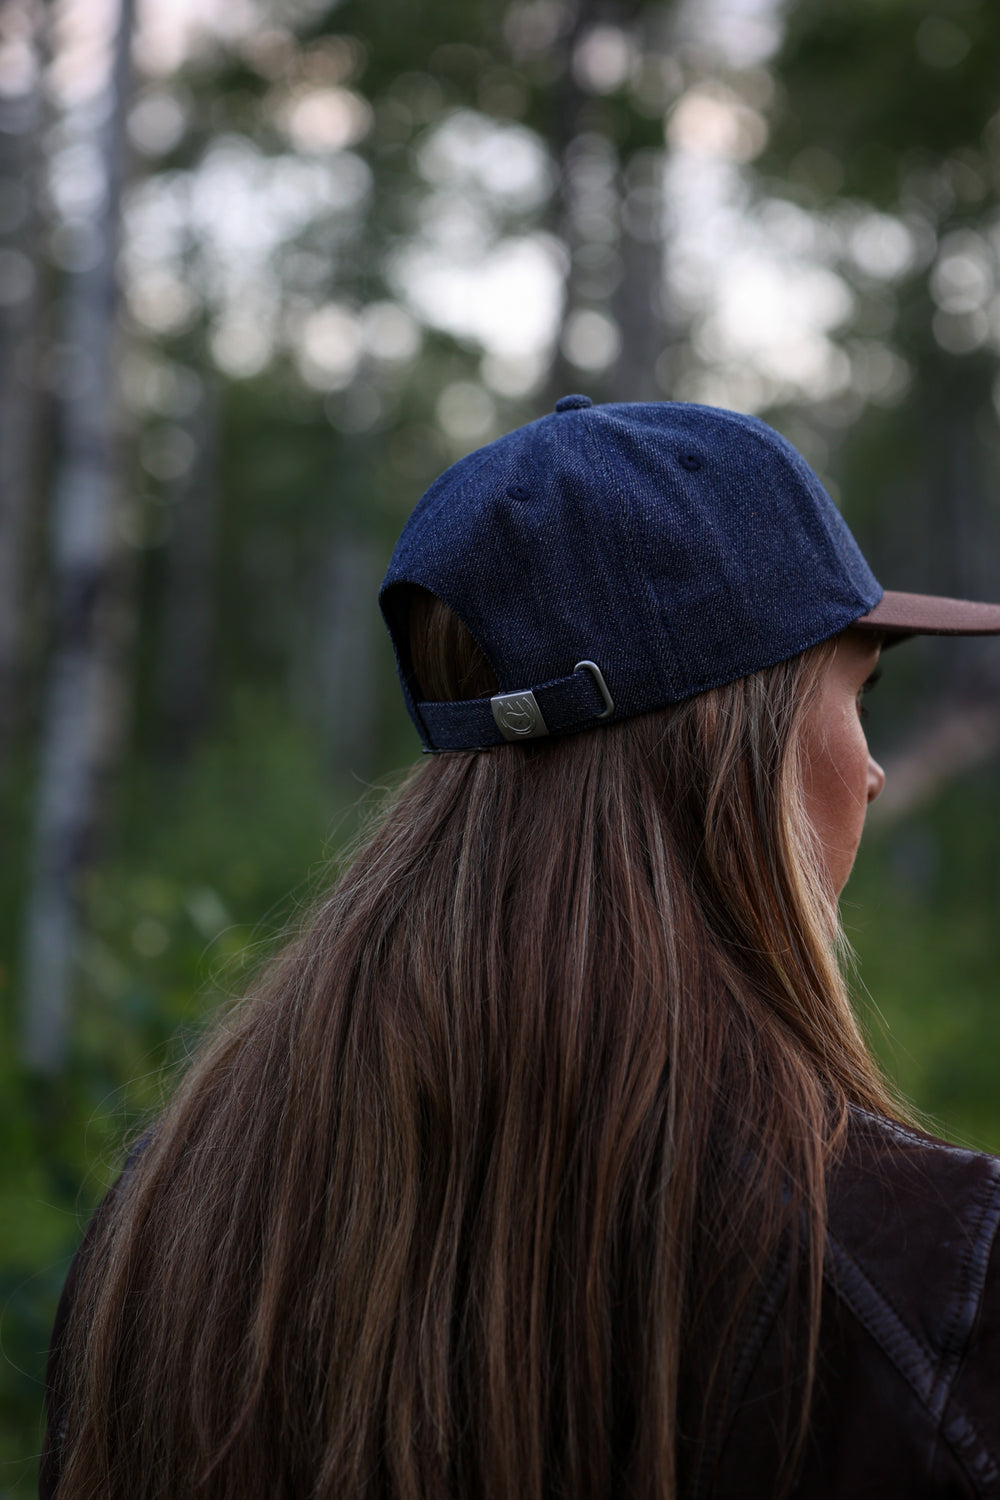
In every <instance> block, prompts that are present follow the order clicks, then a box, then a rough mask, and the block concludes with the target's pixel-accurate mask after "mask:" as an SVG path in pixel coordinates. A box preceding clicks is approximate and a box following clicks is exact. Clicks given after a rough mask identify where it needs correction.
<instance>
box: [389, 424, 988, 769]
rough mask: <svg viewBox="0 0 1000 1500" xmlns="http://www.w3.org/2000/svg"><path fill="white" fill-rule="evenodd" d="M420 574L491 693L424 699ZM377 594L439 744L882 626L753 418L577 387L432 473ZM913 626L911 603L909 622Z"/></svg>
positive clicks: (710, 682) (744, 669) (858, 563)
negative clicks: (532, 418)
mask: <svg viewBox="0 0 1000 1500" xmlns="http://www.w3.org/2000/svg"><path fill="white" fill-rule="evenodd" d="M412 584H417V585H419V586H420V587H422V588H424V589H428V590H429V591H430V592H431V593H432V594H435V595H437V597H438V598H440V599H442V600H443V601H444V602H445V603H446V604H448V605H449V606H450V607H451V609H452V610H453V611H454V612H455V614H456V615H457V616H458V618H459V619H460V620H461V621H462V622H463V623H464V624H465V625H466V626H467V628H468V629H469V631H470V632H471V633H472V636H473V637H474V639H475V641H476V642H477V644H478V645H479V647H480V648H481V650H482V651H483V653H484V654H485V656H486V658H487V660H488V661H489V663H490V665H491V667H492V668H493V671H494V672H495V674H496V678H497V681H498V683H499V692H498V693H497V694H496V695H495V696H494V697H493V698H481V699H473V700H464V701H460V702H454V703H428V702H422V701H420V700H419V698H418V696H417V689H416V684H415V681H414V678H413V674H412V670H411V666H410V661H409V656H408V650H407V630H406V623H407V622H406V601H405V597H404V595H403V593H402V586H404V585H412ZM379 597H380V603H381V606H382V611H383V614H384V617H385V620H386V623H387V625H388V627H389V632H390V635H391V636H392V638H393V644H394V646H395V649H396V658H397V664H398V667H399V675H400V681H401V683H402V686H403V692H404V695H405V697H406V703H407V708H408V709H409V712H410V715H411V717H412V719H413V721H414V723H415V724H416V726H417V729H418V730H419V732H420V735H421V738H422V739H423V741H424V744H425V745H426V746H427V748H428V749H436V750H454V749H465V748H475V747H485V746H488V745H493V744H500V743H502V742H504V741H506V740H514V739H521V738H536V737H538V736H539V735H544V734H560V733H568V732H572V731H575V730H579V729H585V728H588V727H591V726H595V725H597V724H599V723H601V722H607V721H609V720H614V719H623V718H628V717H630V716H631V715H633V714H640V713H646V712H648V711H649V710H651V709H655V708H661V707H664V706H665V705H667V704H670V703H677V702H679V701H680V700H682V699H684V698H690V697H692V696H694V695H695V694H696V693H701V692H704V691H705V690H706V689H707V688H711V687H716V686H718V685H719V684H721V683H724V682H731V681H733V680H735V679H736V678H739V677H745V676H747V675H748V674H749V673H751V672H755V671H758V670H760V669H761V668H763V667H769V666H772V665H774V664H775V663H776V662H779V661H784V660H786V659H787V658H789V657H792V656H795V655H797V654H798V653H799V652H801V651H804V650H806V649H807V648H808V647H810V646H814V645H816V644H817V643H818V642H820V641H823V640H826V639H828V638H829V637H830V636H833V635H836V634H838V633H839V632H840V631H841V630H844V629H845V628H846V627H847V626H849V625H851V624H852V623H854V622H857V621H859V620H862V623H863V624H866V625H869V626H870V628H872V629H876V628H879V629H887V630H888V631H891V630H892V629H893V625H892V621H891V619H890V620H886V621H883V622H879V620H878V619H877V616H878V614H879V607H880V601H882V599H883V590H882V588H881V586H880V584H879V583H878V582H877V581H876V579H875V578H874V576H873V574H872V572H871V570H870V568H869V567H868V564H867V563H866V562H865V559H864V557H863V556H862V554H861V551H860V549H859V547H858V545H857V543H856V542H855V540H854V538H853V536H852V535H851V533H850V531H849V530H848V527H847V525H846V523H845V521H844V520H843V517H842V516H841V515H840V513H839V511H838V510H837V508H836V506H835V505H834V504H833V502H832V500H831V499H830V497H829V495H827V493H826V491H825V490H824V489H823V486H822V485H821V484H820V482H819V480H818V479H817V478H816V475H815V474H814V473H813V472H812V470H811V469H810V468H809V466H808V464H807V463H806V462H805V460H804V459H803V458H802V457H801V456H800V454H798V453H797V452H796V450H795V449H794V448H793V447H792V446H791V444H790V443H788V442H786V441H785V439H784V438H782V437H781V436H780V435H779V434H778V433H776V432H775V431H774V430H773V429H772V428H770V427H768V426H767V425H766V424H765V423H764V422H761V421H759V420H758V419H757V418H755V417H748V416H743V415H741V414H739V413H737V412H731V411H722V410H718V409H716V408H714V407H707V406H696V405H689V404H685V403H674V402H657V403H650V404H629V405H608V406H594V405H593V404H592V403H591V402H590V400H589V398H588V397H586V396H579V395H575V396H567V397H564V398H563V399H562V400H561V401H560V402H559V403H558V405H557V408H556V411H555V412H554V413H553V414H551V415H548V416H545V417H542V418H540V419H539V420H538V421H536V422H532V423H530V424H529V425H528V426H526V427H522V428H519V429H518V430H517V431H516V432H512V433H509V434H508V435H507V436H505V437H502V438H499V439H498V440H497V441H496V442H494V443H490V444H489V445H488V446H487V447H485V448H481V449H479V450H478V451H476V452H474V453H470V454H469V455H468V456H467V457H465V458H463V459H460V460H459V462H458V463H456V464H454V465H453V466H452V467H451V468H450V469H448V470H447V471H446V472H445V473H444V474H442V475H441V477H440V478H439V479H438V480H437V481H436V482H435V483H434V484H433V485H432V486H431V487H430V489H429V490H428V491H427V493H426V494H425V495H424V496H423V498H422V499H421V500H420V502H419V504H418V505H417V507H416V509H415V510H414V512H413V514H412V515H411V517H410V519H409V521H408V522H407V524H406V526H405V528H404V530H403V533H402V535H401V537H400V539H399V542H398V543H397V545H396V549H395V551H394V553H393V555H392V560H391V562H390V564H389V569H388V572H387V573H386V576H385V579H384V581H383V584H382V589H381V593H380V596H379ZM889 597H890V596H886V598H887V599H888V598H889ZM900 597H902V596H900ZM906 597H907V598H909V599H911V600H912V599H913V598H914V597H916V598H919V597H920V596H906ZM969 608H973V609H975V608H978V609H979V610H980V611H982V610H992V611H993V614H992V615H991V616H990V622H989V623H981V628H983V629H989V630H1000V609H998V608H996V607H995V606H986V605H980V606H969ZM888 613H889V614H891V609H889V610H888ZM918 613H919V611H918ZM911 616H912V610H911ZM908 618H909V617H908ZM920 628H921V627H920V626H919V625H916V626H914V625H913V624H912V619H911V623H910V624H909V625H907V627H906V633H913V631H914V629H917V630H919V629H920ZM932 628H933V627H932Z"/></svg>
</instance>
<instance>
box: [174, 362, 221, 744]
mask: <svg viewBox="0 0 1000 1500" xmlns="http://www.w3.org/2000/svg"><path fill="white" fill-rule="evenodd" d="M217 421H218V407H217V401H216V399H215V390H214V387H213V386H212V385H211V383H210V382H209V381H203V382H202V393H201V397H200V399H199V400H198V402H197V405H196V406H195V407H194V409H193V411H192V412H191V413H190V415H189V416H188V417H187V418H186V420H185V422H184V430H185V431H186V433H187V435H188V437H190V439H191V441H192V444H193V457H192V461H191V464H190V466H189V467H188V469H187V470H186V471H185V473H184V474H183V475H182V476H181V478H180V479H179V480H178V481H177V482H176V484H175V485H174V487H173V492H172V495H171V497H170V499H171V529H170V533H169V536H168V538H167V544H166V556H165V559H164V561H165V578H164V596H163V615H162V632H163V633H162V637H161V645H160V716H161V722H162V725H163V748H164V750H165V751H166V753H167V754H168V756H171V757H182V756H184V755H185V754H186V752H187V751H188V749H189V748H190V746H191V742H192V740H193V739H194V738H195V736H196V735H197V733H198V731H199V730H200V729H201V728H202V727H203V725H204V723H205V721H206V719H207V717H208V714H209V705H210V703H211V680H212V654H213V643H214V619H213V589H212V585H213V582H214V573H215V526H216V512H217V498H218V482H217V476H216V471H215V456H216V424H217Z"/></svg>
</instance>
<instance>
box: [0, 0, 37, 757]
mask: <svg viewBox="0 0 1000 1500" xmlns="http://www.w3.org/2000/svg"><path fill="white" fill-rule="evenodd" d="M19 9H20V10H21V12H22V14H23V17H24V29H25V30H26V31H27V33H28V35H29V36H30V37H31V39H32V42H33V44H34V47H33V50H34V54H35V58H34V77H33V78H32V79H30V80H26V83H27V86H26V88H25V89H24V91H23V92H21V93H18V94H8V95H5V96H4V95H0V201H2V202H3V205H4V208H5V231H4V233H3V235H2V237H0V257H2V264H3V270H2V274H0V772H2V771H3V770H4V769H5V768H6V766H7V763H8V761H9V758H10V752H11V749H12V746H13V744H14V741H15V740H16V738H17V730H18V725H19V722H20V718H21V714H20V697H21V687H22V681H23V666H22V652H23V643H24V639H25V628H24V611H25V590H24V582H25V571H26V569H25V557H26V553H27V550H28V542H29V533H30V526H29V518H30V514H31V504H30V497H31V494H32V491H33V485H34V481H35V475H34V472H33V470H34V464H33V459H34V456H35V436H36V432H37V428H38V417H39V411H40V406H41V403H40V400H39V386H38V320H39V310H40V298H39V261H38V202H39V197H40V194H39V176H40V171H39V167H40V163H39V138H40V134H41V123H42V104H41V100H42V80H41V73H42V60H43V52H44V37H43V36H42V34H41V32H42V26H43V20H44V12H43V10H42V7H41V6H40V5H39V4H37V3H36V0H21V5H20V7H19Z"/></svg>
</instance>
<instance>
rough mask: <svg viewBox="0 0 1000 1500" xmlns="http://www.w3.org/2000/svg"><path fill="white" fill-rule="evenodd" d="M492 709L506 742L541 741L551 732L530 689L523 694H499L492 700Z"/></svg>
mask: <svg viewBox="0 0 1000 1500" xmlns="http://www.w3.org/2000/svg"><path fill="white" fill-rule="evenodd" d="M490 708H491V709H492V710H493V718H494V719H495V720H496V726H497V728H498V729H499V731H500V733H501V734H502V735H503V737H504V739H505V740H539V739H541V738H542V736H543V735H547V734H548V732H549V731H548V726H547V725H546V723H545V720H544V719H543V718H542V710H541V709H540V708H539V707H538V704H537V702H536V701H535V695H534V693H533V692H532V691H531V689H530V688H528V689H526V690H525V691H524V692H523V693H497V694H496V695H495V696H494V697H493V698H491V699H490Z"/></svg>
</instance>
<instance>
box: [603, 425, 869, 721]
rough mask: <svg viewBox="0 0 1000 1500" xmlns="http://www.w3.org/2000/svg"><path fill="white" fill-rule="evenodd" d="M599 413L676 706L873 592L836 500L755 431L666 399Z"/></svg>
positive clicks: (826, 626)
mask: <svg viewBox="0 0 1000 1500" xmlns="http://www.w3.org/2000/svg"><path fill="white" fill-rule="evenodd" d="M599 410H603V412H605V413H607V417H606V421H607V422H608V424H609V428H610V431H609V433H608V438H607V441H606V442H605V444H604V447H605V449H606V450H609V451H614V448H615V446H616V444H620V445H621V448H622V449H623V450H625V453H627V455H628V457H629V458H630V459H631V462H623V463H622V464H621V465H620V468H621V470H622V472H623V473H625V474H627V475H628V476H629V477H630V479H632V480H636V479H638V480H639V482H638V483H634V484H632V485H631V502H632V504H631V513H630V521H631V528H632V534H633V544H634V551H635V555H636V559H637V561H636V567H635V575H636V577H637V578H638V579H639V580H641V581H642V583H643V584H644V586H645V588H646V591H647V594H648V597H649V599H650V602H651V609H652V612H653V615H654V618H655V621H656V626H655V629H656V633H657V635H658V636H659V638H660V639H661V640H662V642H663V643H664V648H665V650H667V651H668V652H669V656H670V675H671V678H672V681H673V684H674V691H673V692H672V693H671V695H670V697H671V698H672V699H676V698H683V697H688V696H690V695H692V694H693V693H696V692H700V691H703V690H704V689H705V688H707V687H711V686H714V685H716V684H718V683H720V682H725V681H731V680H732V679H733V678H735V677H741V676H745V675H746V674H747V673H749V672H752V671H756V670H758V669H759V668H761V667H763V666H769V665H772V664H773V663H774V662H777V661H781V660H784V659H785V658H787V657H789V656H793V655H795V654H796V653H797V652H799V651H802V650H805V649H806V647H807V646H810V645H814V644H815V643H816V642H817V641H819V640H823V639H825V638H826V637H827V636H829V635H833V634H836V633H837V631H839V630H841V629H843V628H844V626H845V625H846V624H848V623H849V622H850V621H851V620H852V619H853V618H855V617H856V616H857V615H858V614H860V613H862V612H863V611H864V610H866V609H867V608H869V607H870V606H871V605H872V604H874V603H875V602H876V600H877V599H878V598H879V596H880V593H881V589H880V587H879V585H878V583H877V582H876V580H875V578H874V577H873V575H872V573H871V571H870V569H869V568H868V566H867V564H866V563H865V561H864V558H863V557H862V555H861V552H860V550H859V549H858V547H857V544H856V543H855V541H854V538H853V537H852V536H851V534H850V532H849V530H848V528H847V526H846V524H845V523H844V521H843V520H842V518H841V516H840V514H839V512H838V511H837V509H836V507H835V506H834V505H833V502H832V501H831V500H830V498H829V496H828V495H827V494H826V492H825V491H824V490H823V488H822V486H821V485H820V484H819V482H818V481H817V480H816V478H815V476H814V475H813V474H812V471H811V470H810V469H809V468H808V466H807V465H805V464H804V463H803V462H802V461H801V460H800V459H799V457H798V454H796V453H795V450H794V449H792V448H791V447H790V445H788V444H786V443H784V441H783V440H782V439H780V438H778V436H777V434H775V433H772V431H771V429H769V428H767V427H765V426H764V424H763V423H759V422H757V421H755V420H754V419H753V418H743V417H739V416H737V415H736V414H735V413H729V412H721V411H716V410H715V409H713V408H710V407H698V406H683V405H676V404H669V403H663V404H662V405H659V406H620V407H605V408H603V409H599ZM623 456H624V455H623ZM645 706H648V705H645ZM633 711H636V712H640V711H641V707H638V706H637V707H635V708H634V710H633Z"/></svg>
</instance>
